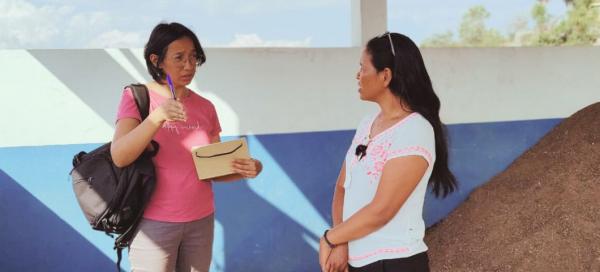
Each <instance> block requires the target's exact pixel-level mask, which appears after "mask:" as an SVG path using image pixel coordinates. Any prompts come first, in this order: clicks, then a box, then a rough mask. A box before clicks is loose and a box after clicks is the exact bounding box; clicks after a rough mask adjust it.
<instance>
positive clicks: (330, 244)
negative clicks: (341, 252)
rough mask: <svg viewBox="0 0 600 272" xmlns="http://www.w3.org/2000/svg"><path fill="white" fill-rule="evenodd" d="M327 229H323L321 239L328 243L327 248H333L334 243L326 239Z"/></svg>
mask: <svg viewBox="0 0 600 272" xmlns="http://www.w3.org/2000/svg"><path fill="white" fill-rule="evenodd" d="M328 231H329V230H325V233H323V239H324V240H325V243H327V245H329V248H331V249H333V248H335V246H336V245H334V244H332V243H331V242H330V241H329V239H327V232H328Z"/></svg>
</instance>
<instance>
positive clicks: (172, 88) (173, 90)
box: [167, 74, 177, 100]
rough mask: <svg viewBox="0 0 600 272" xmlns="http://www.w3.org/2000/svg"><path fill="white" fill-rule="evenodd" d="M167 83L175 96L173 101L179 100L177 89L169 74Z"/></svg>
mask: <svg viewBox="0 0 600 272" xmlns="http://www.w3.org/2000/svg"><path fill="white" fill-rule="evenodd" d="M167 83H168V84H169V89H170V90H171V94H173V99H175V100H177V97H176V96H175V87H174V86H173V81H172V80H171V76H169V74H167Z"/></svg>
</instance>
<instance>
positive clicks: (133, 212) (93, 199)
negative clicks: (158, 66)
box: [70, 84, 159, 271]
mask: <svg viewBox="0 0 600 272" xmlns="http://www.w3.org/2000/svg"><path fill="white" fill-rule="evenodd" d="M129 87H130V88H131V89H132V90H133V96H134V98H135V102H136V104H137V107H138V110H139V111H140V115H141V117H142V120H143V119H145V118H146V117H148V114H149V105H150V99H149V96H148V89H147V88H146V86H144V85H142V84H132V85H130V86H129ZM151 143H152V146H153V151H144V153H142V154H141V155H140V157H138V158H137V159H136V160H135V161H134V162H133V163H131V164H130V165H128V166H125V167H123V168H119V167H117V166H115V164H114V163H113V161H112V157H111V155H110V143H107V144H104V145H102V146H101V147H99V148H97V149H95V150H93V151H91V152H89V153H86V152H83V151H82V152H79V154H77V155H75V157H74V158H73V170H71V172H70V175H71V179H72V181H73V191H74V192H75V197H76V198H77V201H78V202H79V206H80V207H81V210H82V211H83V214H84V215H85V217H86V219H87V220H88V222H89V223H90V225H91V226H92V228H93V229H95V230H99V231H104V232H105V233H106V234H107V235H109V236H111V237H113V235H112V234H117V235H118V236H117V237H116V239H115V247H114V249H116V250H117V269H118V271H120V270H121V268H120V267H121V253H122V250H123V248H125V247H128V246H129V244H130V243H131V240H132V239H133V235H134V234H135V231H136V229H137V226H138V224H139V222H140V221H141V219H142V215H143V214H144V209H145V207H146V204H147V203H148V201H149V200H150V197H151V196H152V193H153V191H154V187H155V184H156V178H155V173H154V165H153V163H152V157H153V156H155V155H156V153H157V152H158V147H159V146H158V143H156V142H155V141H152V142H151Z"/></svg>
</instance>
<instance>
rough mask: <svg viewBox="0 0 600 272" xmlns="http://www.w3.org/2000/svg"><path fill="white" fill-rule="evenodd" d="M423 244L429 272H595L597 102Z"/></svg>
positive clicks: (599, 261) (599, 186)
mask: <svg viewBox="0 0 600 272" xmlns="http://www.w3.org/2000/svg"><path fill="white" fill-rule="evenodd" d="M473 167H476V166H475V165H474V166H473ZM425 239H426V242H427V245H428V246H429V257H430V265H431V271H452V272H454V271H540V272H542V271H543V272H547V271H600V103H596V104H593V105H590V106H588V107H586V108H584V109H582V110H580V111H579V112H577V113H575V114H573V115H572V116H571V117H569V118H567V119H565V120H563V121H562V122H561V123H560V124H559V125H557V126H556V127H555V128H554V129H552V130H551V131H550V132H549V133H548V134H547V135H546V136H544V137H543V138H542V139H541V140H540V142H538V143H537V144H536V145H534V146H533V147H532V148H530V149H529V150H528V151H527V152H525V153H524V154H523V155H521V157H519V158H518V159H517V160H515V161H514V162H513V163H512V164H511V165H510V166H509V167H508V168H507V169H506V170H505V171H504V172H502V173H500V174H498V175H497V176H496V177H494V178H493V179H492V180H491V181H489V182H488V183H486V184H485V185H483V186H482V187H480V188H478V189H476V190H475V191H474V192H473V193H472V194H471V195H470V196H469V198H468V199H467V200H466V201H465V202H464V203H463V204H462V205H461V206H460V207H459V208H457V209H456V210H455V211H454V212H453V213H452V214H450V216H448V217H447V218H446V219H444V220H443V221H442V222H440V223H438V224H437V225H435V226H433V227H431V228H430V229H429V230H428V231H427V234H426V237H425Z"/></svg>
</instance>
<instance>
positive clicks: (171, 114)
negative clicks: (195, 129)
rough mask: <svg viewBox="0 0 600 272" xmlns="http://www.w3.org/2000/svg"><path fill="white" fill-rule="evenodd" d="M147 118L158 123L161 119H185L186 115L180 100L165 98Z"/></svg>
mask: <svg viewBox="0 0 600 272" xmlns="http://www.w3.org/2000/svg"><path fill="white" fill-rule="evenodd" d="M148 118H150V119H151V120H153V121H155V122H157V123H159V122H163V121H185V120H186V119H187V116H186V114H185V108H184V107H183V104H182V103H181V102H179V101H178V100H175V99H166V100H165V101H164V102H163V103H162V104H161V105H160V106H158V108H156V109H154V110H153V111H152V112H151V113H150V116H148Z"/></svg>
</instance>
